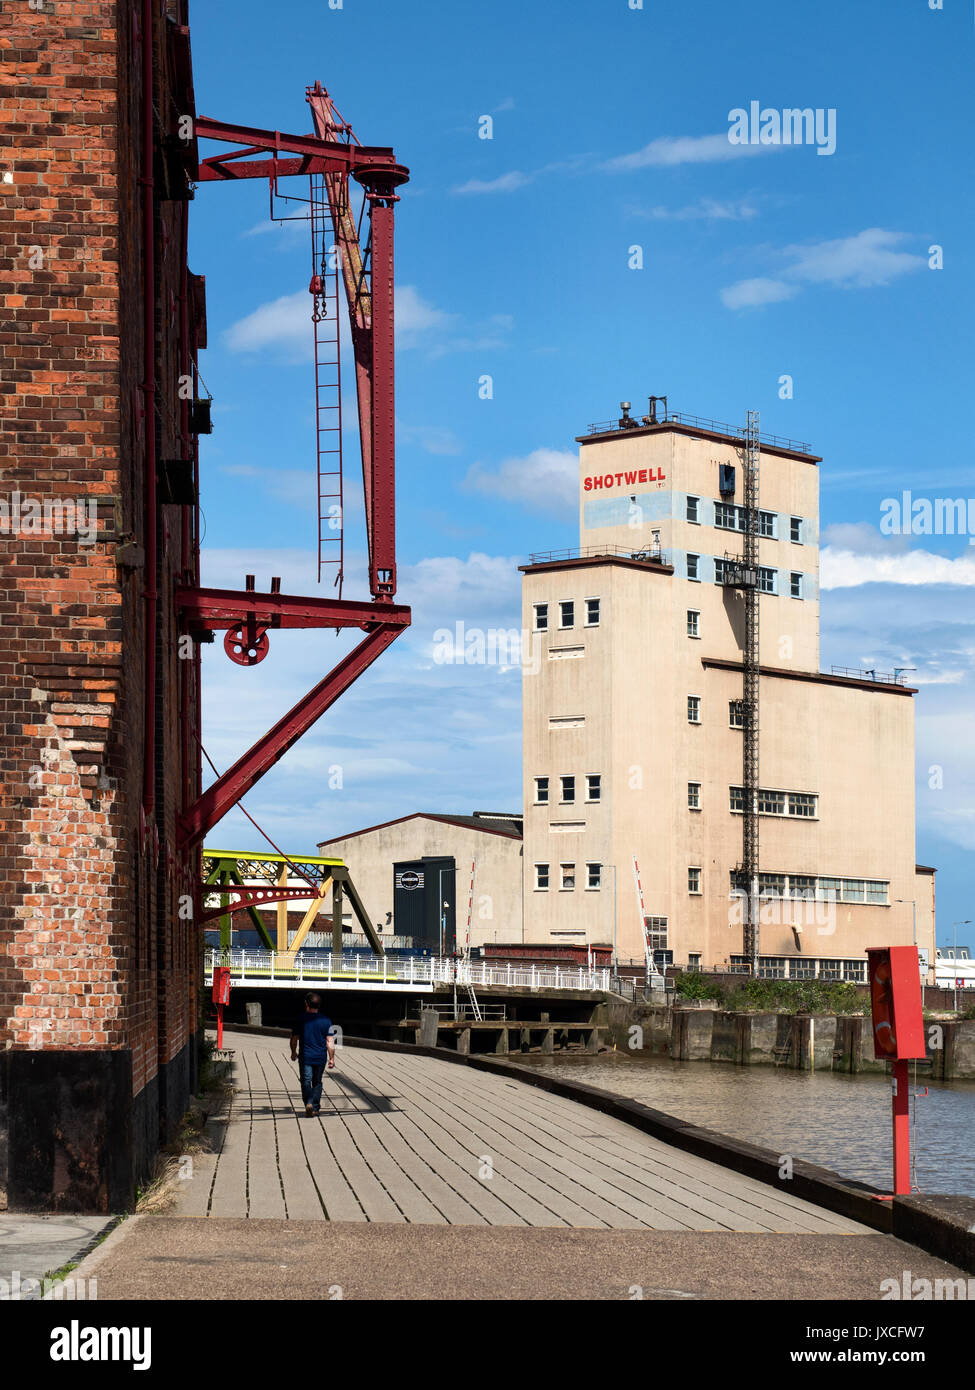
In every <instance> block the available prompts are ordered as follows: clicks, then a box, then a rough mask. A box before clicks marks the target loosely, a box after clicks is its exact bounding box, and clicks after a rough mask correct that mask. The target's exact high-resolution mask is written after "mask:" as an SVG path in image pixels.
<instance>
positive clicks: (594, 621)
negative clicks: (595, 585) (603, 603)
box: [586, 598, 599, 627]
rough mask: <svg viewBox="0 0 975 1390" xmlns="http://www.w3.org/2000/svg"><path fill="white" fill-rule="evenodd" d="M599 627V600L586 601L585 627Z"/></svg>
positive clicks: (590, 599) (588, 599) (589, 599)
mask: <svg viewBox="0 0 975 1390" xmlns="http://www.w3.org/2000/svg"><path fill="white" fill-rule="evenodd" d="M598 626H599V599H598V598H587V599H586V627H598Z"/></svg>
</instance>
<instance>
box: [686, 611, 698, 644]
mask: <svg viewBox="0 0 975 1390" xmlns="http://www.w3.org/2000/svg"><path fill="white" fill-rule="evenodd" d="M687 635H688V637H700V635H701V615H700V613H699V612H698V611H697V609H696V608H688V610H687Z"/></svg>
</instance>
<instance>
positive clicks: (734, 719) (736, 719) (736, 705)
mask: <svg viewBox="0 0 975 1390" xmlns="http://www.w3.org/2000/svg"><path fill="white" fill-rule="evenodd" d="M728 723H729V724H730V725H731V727H732V728H733V729H743V728H744V727H745V702H744V700H729V701H728Z"/></svg>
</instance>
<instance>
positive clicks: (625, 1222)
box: [173, 1034, 870, 1235]
mask: <svg viewBox="0 0 975 1390" xmlns="http://www.w3.org/2000/svg"><path fill="white" fill-rule="evenodd" d="M228 1044H229V1046H231V1047H233V1048H234V1049H235V1050H236V1055H235V1059H234V1081H235V1084H236V1087H237V1090H236V1092H235V1095H234V1098H233V1103H232V1106H231V1111H230V1116H229V1120H228V1122H227V1123H226V1124H225V1125H224V1126H222V1127H221V1134H222V1138H221V1140H220V1141H219V1142H220V1143H221V1147H220V1148H219V1150H218V1151H217V1152H215V1153H213V1154H208V1155H204V1156H202V1157H198V1158H197V1159H195V1160H194V1176H193V1178H192V1180H191V1181H187V1182H185V1183H183V1184H181V1187H180V1199H179V1205H178V1206H177V1208H176V1210H175V1211H174V1213H173V1214H174V1215H175V1216H183V1217H193V1216H196V1217H238V1218H240V1217H246V1218H261V1217H263V1218H278V1219H288V1220H292V1221H298V1220H304V1221H307V1220H331V1221H339V1222H343V1221H352V1222H415V1223H421V1224H426V1225H480V1226H485V1225H486V1226H546V1227H551V1226H559V1227H576V1228H580V1227H599V1228H605V1229H609V1228H613V1229H620V1228H630V1229H650V1230H656V1231H735V1232H756V1233H771V1232H780V1233H791V1234H797V1233H799V1234H801V1233H812V1234H819V1235H849V1234H860V1233H863V1234H870V1232H869V1231H868V1229H867V1228H866V1227H864V1226H861V1225H859V1224H857V1223H856V1222H853V1221H848V1220H846V1219H844V1218H843V1217H841V1216H837V1215H835V1214H834V1213H832V1212H829V1211H825V1210H822V1209H821V1208H819V1207H816V1206H813V1205H812V1204H811V1203H809V1202H805V1201H803V1200H802V1199H800V1198H797V1197H791V1196H789V1195H788V1194H786V1193H783V1192H781V1191H779V1190H777V1189H773V1188H771V1187H768V1186H766V1185H764V1184H762V1183H759V1182H756V1181H754V1180H753V1179H751V1178H747V1177H744V1176H741V1175H740V1174H737V1173H732V1172H729V1171H728V1170H726V1169H724V1168H721V1167H719V1166H718V1165H717V1164H713V1163H709V1162H707V1161H706V1160H704V1159H699V1158H695V1157H694V1156H692V1155H690V1154H686V1153H682V1152H681V1151H679V1150H677V1149H673V1148H670V1147H669V1146H668V1145H666V1144H663V1143H661V1142H660V1141H659V1140H657V1139H654V1138H652V1137H651V1136H649V1135H645V1134H642V1133H640V1131H638V1130H636V1129H633V1128H631V1127H630V1126H629V1125H626V1124H624V1123H623V1122H622V1121H619V1120H615V1119H612V1118H610V1117H608V1116H604V1115H601V1114H599V1113H598V1112H597V1111H594V1110H590V1109H589V1108H588V1107H585V1106H582V1105H579V1104H577V1103H576V1102H574V1101H569V1100H564V1099H562V1098H561V1097H558V1096H553V1095H549V1094H548V1093H547V1092H545V1091H541V1090H538V1089H536V1088H534V1087H530V1086H528V1085H527V1084H525V1085H523V1084H521V1083H518V1082H515V1081H511V1080H509V1079H508V1078H507V1077H503V1076H493V1075H491V1074H489V1073H486V1072H480V1071H475V1070H474V1069H467V1068H464V1069H461V1068H459V1067H457V1066H456V1065H454V1064H452V1063H450V1062H442V1061H439V1060H437V1059H431V1058H428V1057H422V1056H412V1055H410V1054H409V1053H401V1052H382V1051H378V1050H371V1049H368V1048H352V1047H346V1048H342V1049H340V1050H339V1054H338V1067H337V1069H336V1071H335V1072H333V1073H326V1077H325V1088H324V1092H323V1097H322V1113H321V1116H320V1117H318V1118H314V1119H312V1118H306V1117H305V1114H304V1107H303V1106H302V1104H301V1095H300V1088H299V1086H298V1083H297V1075H296V1072H297V1068H296V1066H295V1064H294V1063H292V1062H291V1060H290V1054H289V1050H288V1045H287V1040H286V1039H283V1038H271V1037H252V1036H247V1035H244V1034H232V1035H231V1036H230V1037H229V1039H228Z"/></svg>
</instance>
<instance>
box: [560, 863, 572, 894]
mask: <svg viewBox="0 0 975 1390" xmlns="http://www.w3.org/2000/svg"><path fill="white" fill-rule="evenodd" d="M559 872H560V874H561V883H562V887H563V889H566V890H568V889H571V888H574V887H575V886H576V866H575V865H574V864H560V865H559Z"/></svg>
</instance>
